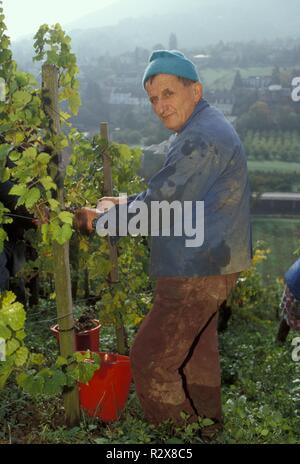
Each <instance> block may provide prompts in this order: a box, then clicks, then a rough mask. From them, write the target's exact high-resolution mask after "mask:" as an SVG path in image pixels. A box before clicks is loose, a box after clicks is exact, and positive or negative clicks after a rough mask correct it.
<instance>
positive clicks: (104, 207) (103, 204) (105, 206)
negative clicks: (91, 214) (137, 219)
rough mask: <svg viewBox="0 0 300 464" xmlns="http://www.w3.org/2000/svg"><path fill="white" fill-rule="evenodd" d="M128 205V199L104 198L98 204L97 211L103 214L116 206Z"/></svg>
mask: <svg viewBox="0 0 300 464" xmlns="http://www.w3.org/2000/svg"><path fill="white" fill-rule="evenodd" d="M124 203H127V197H125V196H124V197H102V198H101V199H100V200H99V201H98V203H97V210H98V211H99V212H101V213H104V212H105V211H108V210H109V209H110V208H112V207H113V206H115V205H123V204H124Z"/></svg>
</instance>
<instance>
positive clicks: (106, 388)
mask: <svg viewBox="0 0 300 464" xmlns="http://www.w3.org/2000/svg"><path fill="white" fill-rule="evenodd" d="M97 354H98V355H99V356H100V357H101V367H100V368H99V369H98V370H97V371H96V372H95V373H94V376H93V378H92V379H91V380H90V382H89V383H88V384H87V385H85V384H82V383H79V397H80V405H81V408H82V409H84V410H85V411H86V413H87V414H88V415H89V416H92V417H99V418H100V419H101V420H102V421H103V422H112V421H116V420H118V418H119V416H120V413H121V412H122V410H123V409H124V407H125V404H126V401H127V398H128V394H129V388H130V383H131V379H132V374H131V367H130V361H129V357H128V356H123V355H120V354H115V353H102V352H101V353H99V352H98V353H97ZM87 362H91V361H90V360H87Z"/></svg>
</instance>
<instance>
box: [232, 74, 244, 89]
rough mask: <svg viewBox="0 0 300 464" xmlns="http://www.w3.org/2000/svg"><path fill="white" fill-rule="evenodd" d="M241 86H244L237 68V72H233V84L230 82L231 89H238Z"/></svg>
mask: <svg viewBox="0 0 300 464" xmlns="http://www.w3.org/2000/svg"><path fill="white" fill-rule="evenodd" d="M243 86H244V84H243V79H242V76H241V72H240V70H239V69H238V70H237V72H236V73H235V77H234V81H233V84H232V90H233V91H234V90H235V89H240V88H241V87H243Z"/></svg>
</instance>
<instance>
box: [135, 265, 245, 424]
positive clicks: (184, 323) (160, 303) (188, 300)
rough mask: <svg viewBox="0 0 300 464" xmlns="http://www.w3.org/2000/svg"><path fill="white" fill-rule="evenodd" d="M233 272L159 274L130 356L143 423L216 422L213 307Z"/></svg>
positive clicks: (218, 412)
mask: <svg viewBox="0 0 300 464" xmlns="http://www.w3.org/2000/svg"><path fill="white" fill-rule="evenodd" d="M237 277H238V274H230V275H224V276H209V277H193V278H187V277H171V278H167V277H163V278H159V279H158V280H157V285H156V289H155V295H154V305H153V308H152V310H151V311H150V312H149V314H148V315H147V317H146V318H145V320H144V321H143V323H142V325H141V327H140V329H139V331H138V333H137V336H136V338H135V341H134V344H133V346H132V349H131V353H130V359H131V364H132V371H133V378H134V382H135V387H136V392H137V395H138V398H139V400H140V403H141V406H142V408H143V411H144V414H145V417H146V419H147V420H148V421H150V422H152V423H154V424H158V423H161V422H163V421H165V420H168V419H171V420H173V421H174V422H175V423H177V424H180V423H183V419H182V417H181V414H180V413H181V412H182V411H183V412H185V413H187V414H188V416H189V422H193V421H196V420H197V418H198V417H199V416H200V417H208V418H210V419H213V420H215V421H216V422H221V419H222V408H221V373H220V362H219V349H218V335H217V323H218V309H219V307H220V305H221V304H222V302H223V301H224V300H226V299H227V297H228V295H229V293H230V291H231V290H232V288H233V287H234V285H235V283H236V279H237Z"/></svg>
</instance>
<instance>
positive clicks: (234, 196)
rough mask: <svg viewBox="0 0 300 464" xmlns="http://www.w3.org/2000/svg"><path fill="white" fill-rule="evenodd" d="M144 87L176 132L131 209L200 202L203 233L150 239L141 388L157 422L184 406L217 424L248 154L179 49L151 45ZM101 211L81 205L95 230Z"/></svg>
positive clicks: (139, 338) (245, 242)
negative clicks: (221, 342)
mask: <svg viewBox="0 0 300 464" xmlns="http://www.w3.org/2000/svg"><path fill="white" fill-rule="evenodd" d="M143 85H144V88H145V90H146V92H147V94H148V96H149V100H150V102H151V104H152V108H153V110H154V112H155V113H156V115H157V116H158V117H159V118H160V120H161V121H162V123H163V124H164V125H165V127H167V128H168V129H170V130H172V131H174V133H175V134H173V135H172V137H171V139H170V146H169V152H168V155H167V159H166V161H165V164H164V166H163V167H162V169H161V170H160V171H159V172H157V173H156V174H155V175H154V176H153V177H152V178H151V179H150V180H149V183H148V189H147V191H145V192H143V193H141V194H139V195H137V196H135V197H129V201H128V205H130V206H129V207H128V206H126V207H128V212H130V210H132V209H134V208H133V206H134V204H135V202H136V201H142V202H144V203H145V204H146V205H147V206H151V204H152V202H157V201H159V202H161V201H167V202H169V203H171V202H173V201H178V202H180V203H181V204H184V202H187V201H188V202H192V204H193V207H194V208H193V211H194V212H195V210H196V206H195V205H196V203H197V202H201V201H204V241H203V243H201V245H200V246H186V236H184V234H182V235H181V236H177V235H176V234H174V233H171V234H170V236H163V235H162V234H158V236H152V238H151V265H150V273H151V275H152V276H154V277H156V278H157V284H156V289H155V295H154V305H153V308H152V310H151V311H150V312H149V314H148V315H147V316H146V318H145V320H144V321H143V323H142V325H141V327H140V329H139V331H138V333H137V335H136V338H135V341H134V344H133V346H132V349H131V353H130V357H131V363H132V370H133V377H134V381H135V386H136V391H137V394H138V397H139V399H140V402H141V405H142V408H143V410H144V413H145V416H146V418H147V419H148V420H149V421H151V422H152V423H155V424H157V423H161V422H162V421H164V420H167V419H172V420H173V421H174V422H176V423H179V424H180V423H181V422H182V421H183V418H182V417H183V416H182V414H181V412H185V413H187V414H188V417H189V421H195V420H197V418H198V417H199V416H200V417H206V418H210V419H212V420H214V421H215V422H216V423H217V424H221V420H222V412H221V376H220V364H219V353H218V339H217V320H218V309H219V307H220V305H221V304H222V303H223V301H224V300H226V298H227V297H228V295H229V293H230V291H231V290H232V288H233V287H234V285H235V282H236V279H237V277H238V273H239V272H240V271H242V270H244V269H247V268H248V267H249V265H250V260H251V236H250V235H251V234H250V220H249V198H250V192H249V183H248V174H247V164H246V158H245V154H244V151H243V147H242V144H241V142H240V139H239V137H238V135H237V134H236V132H235V130H234V128H233V127H232V126H231V125H230V123H229V122H228V121H227V120H226V119H225V118H224V116H223V114H221V113H220V112H219V111H218V110H217V109H216V108H213V107H211V106H210V105H209V104H208V102H207V101H206V100H205V99H204V98H203V97H202V85H201V83H200V81H199V77H198V73H197V70H196V68H195V66H194V64H193V63H192V62H191V61H190V60H188V59H187V58H186V57H185V56H184V55H183V54H182V53H181V52H178V51H167V50H160V51H155V52H153V53H152V55H151V57H150V62H149V65H148V67H147V68H146V71H145V74H144V78H143ZM107 201H110V202H113V203H115V204H118V203H119V200H118V199H113V198H104V199H102V201H100V204H99V208H100V209H103V208H105V207H106V206H107ZM122 202H123V201H122ZM123 206H124V205H123ZM123 206H120V205H119V206H118V207H119V208H120V207H123ZM81 214H82V212H81ZM98 214H99V212H98ZM95 216H97V211H96V210H86V211H85V212H84V217H85V220H86V227H87V228H88V229H89V230H91V228H92V221H93V219H94V218H95ZM94 222H95V221H94ZM102 223H103V222H102ZM97 227H100V226H99V221H98V226H97ZM173 227H175V226H174V222H173ZM99 231H100V230H99V229H98V232H99ZM171 232H172V231H171ZM173 232H174V230H173Z"/></svg>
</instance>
